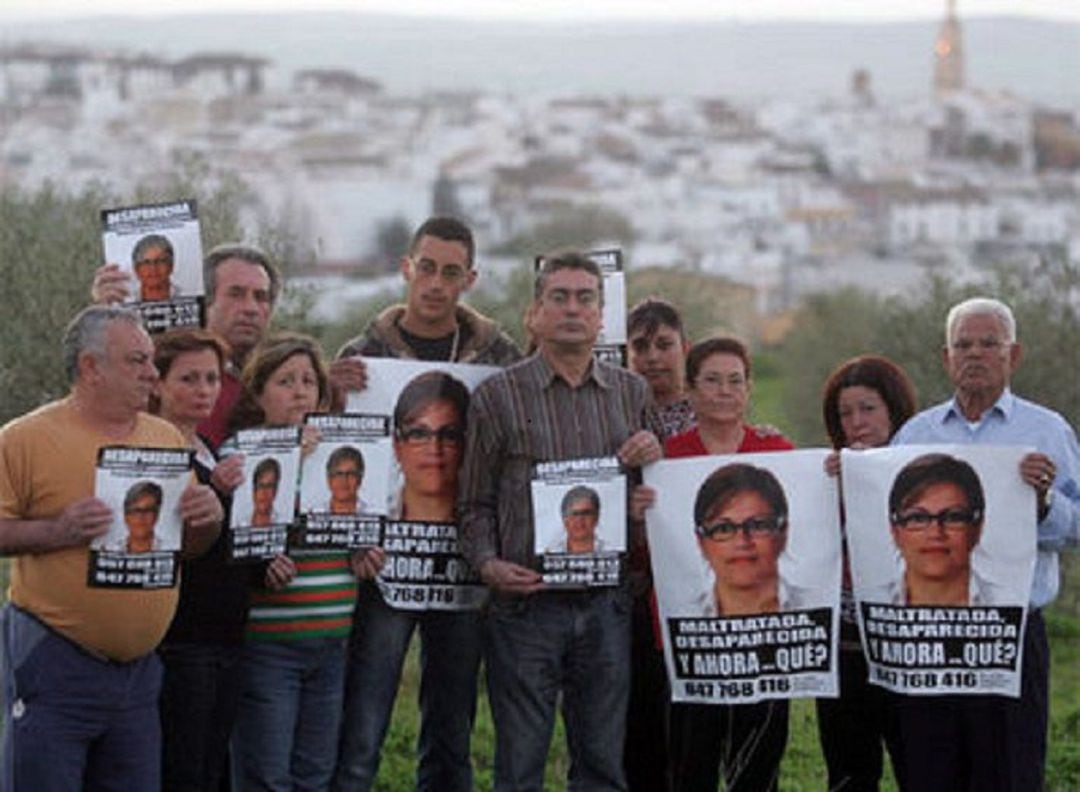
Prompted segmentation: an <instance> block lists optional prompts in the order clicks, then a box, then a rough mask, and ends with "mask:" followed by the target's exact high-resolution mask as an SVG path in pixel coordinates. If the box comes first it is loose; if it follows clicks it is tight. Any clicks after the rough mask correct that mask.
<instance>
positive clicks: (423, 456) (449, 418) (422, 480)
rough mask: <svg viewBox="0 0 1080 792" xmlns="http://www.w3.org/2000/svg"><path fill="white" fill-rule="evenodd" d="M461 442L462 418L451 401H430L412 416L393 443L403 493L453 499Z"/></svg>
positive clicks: (462, 438) (461, 447) (455, 490)
mask: <svg viewBox="0 0 1080 792" xmlns="http://www.w3.org/2000/svg"><path fill="white" fill-rule="evenodd" d="M464 440H465V433H464V430H463V427H462V417H461V415H460V414H459V413H458V411H457V408H456V407H455V406H454V405H453V404H452V403H451V402H448V401H442V400H440V401H434V402H431V403H430V404H427V405H425V406H424V407H421V408H420V409H419V410H418V411H417V412H416V413H415V414H414V415H413V416H411V417H410V418H409V420H408V421H406V422H405V423H404V424H403V425H402V426H401V427H400V429H399V431H398V437H397V438H396V439H395V440H394V454H395V455H396V456H397V460H398V464H399V465H400V466H401V472H402V475H403V476H404V478H405V492H406V494H408V493H410V492H415V493H417V494H422V495H426V496H433V495H444V496H446V497H448V498H456V497H457V480H458V467H459V466H460V465H461V456H462V450H463V445H464Z"/></svg>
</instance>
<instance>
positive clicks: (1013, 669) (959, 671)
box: [841, 445, 1036, 697]
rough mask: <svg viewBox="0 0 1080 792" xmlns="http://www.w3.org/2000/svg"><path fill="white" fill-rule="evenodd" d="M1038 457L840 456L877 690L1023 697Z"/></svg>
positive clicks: (946, 453)
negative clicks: (1024, 472)
mask: <svg viewBox="0 0 1080 792" xmlns="http://www.w3.org/2000/svg"><path fill="white" fill-rule="evenodd" d="M1026 453H1027V450H1025V449H1022V448H1015V447H992V446H982V445H963V446H898V447H896V448H884V449H874V450H869V451H848V450H845V451H844V452H843V453H842V456H841V471H842V476H843V490H844V510H845V514H846V529H847V537H848V549H849V554H850V559H851V576H852V586H853V590H854V595H855V600H856V604H857V606H858V617H859V626H860V630H861V633H862V641H863V649H864V651H865V653H866V658H867V661H868V663H869V666H870V681H871V682H873V683H874V684H876V685H880V686H881V687H884V688H888V689H889V690H893V691H897V692H900V693H909V694H916V695H927V694H940V693H975V694H985V693H996V694H1000V695H1004V696H1013V697H1016V696H1019V695H1020V668H1021V663H1022V661H1023V657H1022V649H1023V640H1022V637H1023V633H1024V621H1025V619H1026V608H1027V603H1028V600H1029V597H1030V595H1031V580H1032V575H1033V574H1034V569H1035V550H1036V525H1035V512H1036V510H1035V495H1034V491H1033V490H1032V488H1031V487H1029V486H1027V485H1026V484H1024V483H1023V481H1022V480H1021V479H1020V475H1019V473H1018V470H1019V467H1020V460H1021V459H1022V458H1023V457H1024V455H1025V454H1026Z"/></svg>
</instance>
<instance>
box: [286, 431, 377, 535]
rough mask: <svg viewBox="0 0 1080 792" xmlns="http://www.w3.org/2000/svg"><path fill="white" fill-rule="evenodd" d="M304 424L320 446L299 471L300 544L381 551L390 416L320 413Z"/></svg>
mask: <svg viewBox="0 0 1080 792" xmlns="http://www.w3.org/2000/svg"><path fill="white" fill-rule="evenodd" d="M304 423H305V424H306V425H309V426H314V427H315V428H317V429H318V430H319V444H318V447H317V448H316V449H315V450H314V451H313V452H312V453H311V454H310V455H309V456H308V457H307V458H306V459H305V460H304V462H303V466H302V468H301V476H300V512H301V514H302V515H303V521H302V524H301V528H300V532H299V536H298V542H299V544H302V545H305V546H308V547H325V548H341V549H352V548H357V547H375V546H377V545H378V544H379V536H380V528H381V526H382V519H381V518H382V517H383V516H385V515H386V513H387V506H388V503H389V500H390V498H389V493H390V481H389V477H390V465H391V457H392V454H393V450H392V448H391V441H390V416H387V415H364V414H354V413H345V414H341V415H326V414H321V413H319V414H312V415H309V416H307V419H306V420H305V421H304Z"/></svg>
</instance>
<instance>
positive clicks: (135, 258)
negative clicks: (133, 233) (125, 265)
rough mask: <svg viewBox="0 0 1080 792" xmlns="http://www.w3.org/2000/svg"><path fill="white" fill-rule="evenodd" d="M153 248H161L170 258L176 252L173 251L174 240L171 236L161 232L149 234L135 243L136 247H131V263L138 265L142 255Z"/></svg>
mask: <svg viewBox="0 0 1080 792" xmlns="http://www.w3.org/2000/svg"><path fill="white" fill-rule="evenodd" d="M153 248H160V249H161V250H164V251H165V252H166V253H168V254H169V258H173V257H174V256H175V255H176V254H175V253H174V252H173V246H172V242H170V241H169V238H168V237H166V236H163V235H161V234H148V235H147V236H144V237H143V238H142V239H140V240H139V241H138V242H136V243H135V247H134V248H132V249H131V263H132V264H133V265H135V266H138V264H139V262H140V261H141V260H142V257H143V256H144V255H146V252H147V251H148V250H152V249H153Z"/></svg>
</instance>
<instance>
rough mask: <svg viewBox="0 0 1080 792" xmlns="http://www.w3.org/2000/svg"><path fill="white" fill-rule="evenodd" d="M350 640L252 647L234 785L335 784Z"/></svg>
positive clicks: (284, 790)
mask: <svg viewBox="0 0 1080 792" xmlns="http://www.w3.org/2000/svg"><path fill="white" fill-rule="evenodd" d="M345 643H346V639H345V638H309V639H305V640H297V641H260V642H252V643H249V644H248V645H247V646H246V647H245V648H244V659H243V664H242V675H243V679H244V682H243V692H242V693H241V696H240V708H239V711H238V712H237V717H236V727H235V729H234V730H233V786H234V788H235V789H238V790H244V792H247V791H248V790H274V792H291V791H292V790H325V789H329V788H330V781H331V778H332V777H333V774H334V760H335V758H336V754H337V742H338V727H339V725H340V723H341V695H342V690H343V687H344V682H345Z"/></svg>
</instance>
